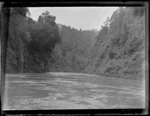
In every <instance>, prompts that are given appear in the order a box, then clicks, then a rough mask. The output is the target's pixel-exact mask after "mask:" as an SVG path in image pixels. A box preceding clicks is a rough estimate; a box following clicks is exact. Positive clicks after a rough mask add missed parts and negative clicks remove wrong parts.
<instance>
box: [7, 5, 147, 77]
mask: <svg viewBox="0 0 150 116" xmlns="http://www.w3.org/2000/svg"><path fill="white" fill-rule="evenodd" d="M10 11H11V12H10V22H9V38H8V48H7V66H6V67H7V72H11V73H12V72H13V73H18V72H40V73H41V72H49V71H62V72H63V71H64V72H66V71H67V72H84V73H92V74H98V75H105V76H110V77H122V78H132V79H138V78H141V77H142V76H143V71H144V61H145V57H144V56H145V55H144V53H145V11H144V8H143V7H126V8H123V7H121V8H119V9H117V10H116V11H115V12H114V13H113V15H112V16H111V18H110V19H109V18H108V19H107V20H106V22H105V23H104V25H103V26H102V28H101V30H100V31H99V32H98V31H97V30H86V31H85V30H81V29H80V30H77V29H75V28H71V27H69V26H65V25H61V24H56V22H55V20H56V17H55V16H51V15H50V13H49V12H48V11H46V12H44V13H42V14H41V15H40V16H39V19H38V21H34V20H33V19H32V18H30V17H29V14H30V12H29V10H28V8H11V9H10Z"/></svg>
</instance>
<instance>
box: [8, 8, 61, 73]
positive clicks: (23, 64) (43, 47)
mask: <svg viewBox="0 0 150 116" xmlns="http://www.w3.org/2000/svg"><path fill="white" fill-rule="evenodd" d="M10 11H11V14H10V23H9V38H8V48H7V72H14V73H16V72H46V71H48V70H49V67H50V62H49V59H50V57H51V52H52V50H53V49H54V47H55V44H56V43H58V42H59V41H60V37H59V32H58V27H57V25H56V23H55V19H56V18H55V17H54V16H51V15H50V14H49V12H47V11H46V12H44V13H42V14H41V15H40V16H39V19H38V21H37V22H36V21H33V20H32V19H31V18H30V17H27V16H26V15H27V14H29V11H28V9H27V8H11V9H10Z"/></svg>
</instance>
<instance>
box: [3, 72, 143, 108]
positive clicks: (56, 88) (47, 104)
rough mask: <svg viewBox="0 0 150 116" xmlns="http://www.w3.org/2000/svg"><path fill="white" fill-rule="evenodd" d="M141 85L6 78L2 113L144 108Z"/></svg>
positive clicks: (91, 78)
mask: <svg viewBox="0 0 150 116" xmlns="http://www.w3.org/2000/svg"><path fill="white" fill-rule="evenodd" d="M144 85H145V84H144V81H136V80H129V79H120V78H110V77H102V76H97V75H90V74H82V73H63V72H50V73H41V74H37V73H23V74H6V82H5V94H4V102H3V110H42V109H44V110H47V109H48V110H51V109H52V110H53V109H115V108H117V109H118V108H119V109H120V108H145V87H144Z"/></svg>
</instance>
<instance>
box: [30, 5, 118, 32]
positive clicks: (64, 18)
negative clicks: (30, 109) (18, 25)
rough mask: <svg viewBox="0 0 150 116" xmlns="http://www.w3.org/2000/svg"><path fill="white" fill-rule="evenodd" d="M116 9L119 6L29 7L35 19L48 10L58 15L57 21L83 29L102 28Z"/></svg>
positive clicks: (51, 13)
mask: <svg viewBox="0 0 150 116" xmlns="http://www.w3.org/2000/svg"><path fill="white" fill-rule="evenodd" d="M116 9H118V7H29V11H30V13H31V18H33V19H34V20H38V17H39V15H41V14H42V13H43V12H45V11H46V10H47V11H49V12H50V15H53V16H55V17H56V23H59V24H63V25H66V26H71V27H74V28H76V29H83V30H90V29H98V30H100V28H101V26H102V25H103V22H104V21H105V20H106V19H107V17H111V15H112V14H113V12H114V11H115V10H116Z"/></svg>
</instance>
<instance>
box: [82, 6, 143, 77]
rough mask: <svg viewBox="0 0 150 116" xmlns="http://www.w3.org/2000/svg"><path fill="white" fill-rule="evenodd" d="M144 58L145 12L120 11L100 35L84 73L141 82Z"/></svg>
mask: <svg viewBox="0 0 150 116" xmlns="http://www.w3.org/2000/svg"><path fill="white" fill-rule="evenodd" d="M144 56H145V11H144V8H142V7H132V8H131V7H127V8H119V9H118V10H116V12H114V14H113V15H112V17H111V18H110V19H109V20H107V22H106V24H105V26H103V27H102V29H101V31H100V32H99V35H98V36H97V41H96V42H95V45H94V47H93V48H92V51H91V54H90V56H89V59H88V62H87V64H86V67H85V69H84V71H83V72H84V73H92V74H98V75H105V76H110V77H121V78H132V79H138V78H142V77H143V74H144V72H143V71H144V68H143V67H144V62H145V58H144Z"/></svg>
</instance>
